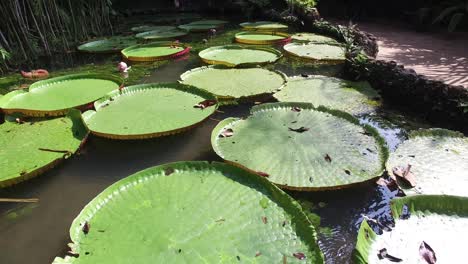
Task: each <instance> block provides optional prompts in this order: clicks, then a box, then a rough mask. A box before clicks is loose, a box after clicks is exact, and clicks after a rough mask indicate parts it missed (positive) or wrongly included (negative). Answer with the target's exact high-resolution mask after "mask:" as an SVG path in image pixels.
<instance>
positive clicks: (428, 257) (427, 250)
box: [419, 241, 437, 264]
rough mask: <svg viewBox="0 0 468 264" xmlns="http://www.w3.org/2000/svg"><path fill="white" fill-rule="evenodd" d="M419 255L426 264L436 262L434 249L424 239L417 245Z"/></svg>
mask: <svg viewBox="0 0 468 264" xmlns="http://www.w3.org/2000/svg"><path fill="white" fill-rule="evenodd" d="M419 255H421V258H423V259H424V260H425V261H426V262H427V264H435V263H436V262H437V257H436V255H435V252H434V250H433V249H432V248H431V246H429V245H428V244H427V243H426V242H424V241H423V242H422V243H421V245H420V246H419Z"/></svg>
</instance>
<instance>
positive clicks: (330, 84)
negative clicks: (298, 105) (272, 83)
mask: <svg viewBox="0 0 468 264" xmlns="http://www.w3.org/2000/svg"><path fill="white" fill-rule="evenodd" d="M274 96H275V97H276V98H277V99H278V101H280V102H305V103H312V104H313V105H315V106H319V105H322V106H325V107H328V108H332V109H337V110H341V111H345V112H348V113H350V114H353V115H360V114H366V113H369V112H372V111H374V110H375V109H376V107H377V106H378V105H379V104H380V102H379V101H377V100H378V98H379V94H378V93H377V91H375V90H374V89H372V87H371V86H370V85H369V83H368V82H352V81H346V80H342V79H338V78H332V77H326V76H320V75H315V76H314V75H313V76H309V77H300V76H298V77H291V78H289V79H288V82H287V83H286V85H285V86H284V88H283V89H282V90H281V91H279V92H278V93H276V94H275V95H274Z"/></svg>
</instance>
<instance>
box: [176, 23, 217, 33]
mask: <svg viewBox="0 0 468 264" xmlns="http://www.w3.org/2000/svg"><path fill="white" fill-rule="evenodd" d="M210 22H213V23H210ZM223 25H224V23H220V22H217V20H213V21H212V20H200V21H196V22H192V23H188V24H184V25H180V26H179V28H180V29H183V30H186V31H189V32H205V31H210V30H211V29H219V28H222V27H223Z"/></svg>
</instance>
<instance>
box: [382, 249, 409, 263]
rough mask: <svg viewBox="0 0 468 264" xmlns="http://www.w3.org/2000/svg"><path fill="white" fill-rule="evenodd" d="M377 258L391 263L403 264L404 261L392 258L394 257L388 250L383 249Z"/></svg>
mask: <svg viewBox="0 0 468 264" xmlns="http://www.w3.org/2000/svg"><path fill="white" fill-rule="evenodd" d="M377 257H378V258H379V259H388V260H390V261H391V262H402V261H403V260H402V259H401V258H397V257H395V256H392V255H390V254H388V253H387V249H386V248H382V249H381V250H379V253H378V254H377Z"/></svg>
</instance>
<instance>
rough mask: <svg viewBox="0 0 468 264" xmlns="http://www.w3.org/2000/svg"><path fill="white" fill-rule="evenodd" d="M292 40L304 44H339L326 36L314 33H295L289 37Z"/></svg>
mask: <svg viewBox="0 0 468 264" xmlns="http://www.w3.org/2000/svg"><path fill="white" fill-rule="evenodd" d="M291 38H292V39H293V40H297V41H306V42H314V43H327V44H338V43H339V42H338V41H336V40H335V39H334V38H330V37H327V36H322V35H318V34H314V33H308V32H304V33H296V34H294V35H292V36H291Z"/></svg>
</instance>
